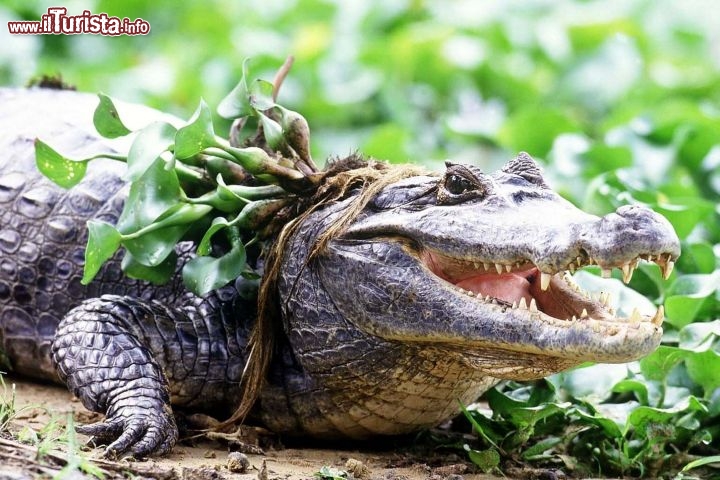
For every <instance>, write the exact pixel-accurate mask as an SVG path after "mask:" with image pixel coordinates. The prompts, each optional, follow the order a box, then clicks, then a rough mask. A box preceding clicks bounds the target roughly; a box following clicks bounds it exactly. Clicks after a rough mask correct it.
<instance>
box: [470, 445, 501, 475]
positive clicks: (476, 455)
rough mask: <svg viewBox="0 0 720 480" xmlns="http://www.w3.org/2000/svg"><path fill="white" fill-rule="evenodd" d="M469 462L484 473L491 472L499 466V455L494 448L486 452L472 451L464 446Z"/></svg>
mask: <svg viewBox="0 0 720 480" xmlns="http://www.w3.org/2000/svg"><path fill="white" fill-rule="evenodd" d="M464 448H465V451H467V453H468V458H470V461H471V462H473V463H474V464H475V465H477V466H478V467H479V468H480V470H482V471H483V472H485V473H488V472H490V471H492V470H493V469H495V468H497V467H498V465H500V454H499V453H498V451H497V450H495V449H494V448H488V449H487V450H474V449H472V448H470V447H469V446H468V445H465V446H464Z"/></svg>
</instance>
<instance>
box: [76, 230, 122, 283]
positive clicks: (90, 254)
mask: <svg viewBox="0 0 720 480" xmlns="http://www.w3.org/2000/svg"><path fill="white" fill-rule="evenodd" d="M87 227H88V241H87V246H86V247H85V269H84V271H83V278H82V280H81V283H82V284H83V285H87V284H88V283H90V282H91V281H92V279H93V278H95V275H97V273H98V272H99V271H100V268H101V267H102V266H103V264H104V263H105V262H106V261H107V260H109V259H110V258H111V257H112V256H113V255H114V254H115V252H116V251H117V249H118V248H120V240H121V239H122V235H121V234H120V232H118V231H117V230H116V229H115V227H113V226H112V225H110V224H109V223H106V222H100V221H97V220H90V221H89V222H88V223H87Z"/></svg>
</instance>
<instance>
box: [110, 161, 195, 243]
mask: <svg viewBox="0 0 720 480" xmlns="http://www.w3.org/2000/svg"><path fill="white" fill-rule="evenodd" d="M180 193H181V190H180V182H179V180H178V178H177V174H176V172H175V170H166V169H165V165H164V162H163V161H162V160H161V159H156V160H155V161H154V162H153V163H152V165H150V167H149V168H148V169H147V170H146V171H145V173H143V174H142V175H141V176H140V178H138V179H137V180H135V181H134V182H132V184H131V185H130V193H129V194H128V198H127V200H126V201H125V207H124V209H123V211H122V214H121V215H120V218H119V220H118V223H117V229H118V231H120V232H121V233H123V234H130V233H133V232H136V231H138V230H140V229H141V228H143V227H146V226H148V225H150V224H151V223H152V222H154V221H155V219H157V218H158V217H159V216H160V215H162V214H163V213H165V212H166V211H168V209H169V208H170V207H172V206H174V205H176V204H177V203H179V202H180Z"/></svg>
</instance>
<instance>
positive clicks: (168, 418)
mask: <svg viewBox="0 0 720 480" xmlns="http://www.w3.org/2000/svg"><path fill="white" fill-rule="evenodd" d="M76 430H77V432H78V433H81V434H83V435H88V436H90V437H92V438H91V439H90V441H91V442H92V443H94V444H96V445H98V444H107V443H109V442H110V444H109V445H108V446H107V447H106V448H105V452H104V456H105V457H106V458H117V457H118V456H120V455H122V454H124V453H130V454H132V455H133V456H134V457H136V458H141V457H147V456H150V455H164V454H166V453H168V452H169V451H170V450H171V449H172V447H173V446H174V445H175V442H177V439H178V429H177V426H176V425H175V418H174V417H173V414H172V411H171V410H170V407H169V406H167V405H163V406H162V408H154V409H145V408H138V407H125V408H121V409H118V410H117V411H115V412H114V414H113V415H111V416H108V417H107V418H106V419H105V420H104V421H102V422H98V423H93V424H90V425H83V426H79V427H77V428H76Z"/></svg>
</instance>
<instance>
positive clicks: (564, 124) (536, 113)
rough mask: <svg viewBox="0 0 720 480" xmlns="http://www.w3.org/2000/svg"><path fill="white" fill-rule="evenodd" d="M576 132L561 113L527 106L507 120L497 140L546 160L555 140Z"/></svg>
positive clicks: (574, 125)
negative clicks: (564, 134)
mask: <svg viewBox="0 0 720 480" xmlns="http://www.w3.org/2000/svg"><path fill="white" fill-rule="evenodd" d="M578 130H579V128H578V126H577V125H576V123H575V122H574V121H573V120H571V119H570V118H569V117H568V116H567V115H566V114H565V113H563V112H562V111H560V110H557V109H552V108H545V107H539V106H538V107H526V108H524V109H522V110H519V111H517V112H516V113H514V114H513V115H511V116H510V117H508V119H507V120H506V122H505V124H504V125H503V126H502V127H501V128H500V131H499V132H498V141H499V142H500V144H501V145H503V146H504V147H506V148H508V149H509V150H511V151H513V152H521V151H524V152H528V153H529V154H530V155H532V156H533V157H539V158H545V157H547V154H548V152H550V149H551V148H552V145H553V141H554V140H555V137H557V136H558V135H560V134H561V133H565V132H576V131H578Z"/></svg>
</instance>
